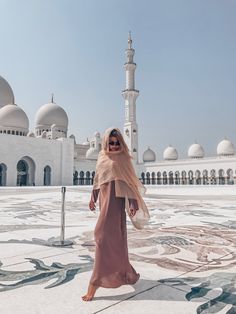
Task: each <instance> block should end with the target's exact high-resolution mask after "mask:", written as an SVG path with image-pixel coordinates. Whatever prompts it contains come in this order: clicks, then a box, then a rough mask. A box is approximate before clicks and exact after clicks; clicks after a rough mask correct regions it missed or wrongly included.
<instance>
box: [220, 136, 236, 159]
mask: <svg viewBox="0 0 236 314" xmlns="http://www.w3.org/2000/svg"><path fill="white" fill-rule="evenodd" d="M217 155H220V156H230V155H235V147H234V144H233V143H232V142H231V141H229V140H227V139H224V140H223V141H221V142H220V143H219V144H218V145H217Z"/></svg>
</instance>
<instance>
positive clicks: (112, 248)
mask: <svg viewBox="0 0 236 314" xmlns="http://www.w3.org/2000/svg"><path fill="white" fill-rule="evenodd" d="M98 194H99V208H100V214H99V218H98V221H97V224H96V227H95V230H94V238H95V243H96V251H95V262H94V268H93V273H92V276H91V279H90V283H91V284H93V285H95V286H99V287H104V288H117V287H119V286H121V285H126V284H128V285H132V284H135V283H136V282H137V281H138V279H139V277H140V275H139V274H138V273H136V271H135V269H134V268H133V267H132V265H131V264H130V262H129V256H128V245H127V228H126V211H125V199H124V198H121V197H116V196H115V181H110V182H107V183H105V184H102V185H101V187H100V189H97V190H93V192H92V195H91V199H92V200H93V201H94V202H96V201H97V198H98ZM129 205H130V208H135V209H136V210H138V204H137V201H136V200H129Z"/></svg>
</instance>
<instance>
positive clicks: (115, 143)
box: [109, 141, 120, 146]
mask: <svg viewBox="0 0 236 314" xmlns="http://www.w3.org/2000/svg"><path fill="white" fill-rule="evenodd" d="M109 145H111V146H119V145H120V142H119V141H117V142H113V141H111V142H109Z"/></svg>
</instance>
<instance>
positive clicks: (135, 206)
mask: <svg viewBox="0 0 236 314" xmlns="http://www.w3.org/2000/svg"><path fill="white" fill-rule="evenodd" d="M129 208H130V209H135V210H138V202H137V200H135V199H133V198H129Z"/></svg>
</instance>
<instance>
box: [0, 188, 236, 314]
mask: <svg viewBox="0 0 236 314" xmlns="http://www.w3.org/2000/svg"><path fill="white" fill-rule="evenodd" d="M195 188H196V187H195ZM90 191H91V187H81V186H80V187H79V186H78V187H69V188H68V189H67V192H66V238H67V239H70V240H72V241H73V243H74V244H73V245H72V246H71V247H67V248H66V247H64V248H60V247H54V246H52V243H53V242H54V241H55V240H58V239H59V236H60V227H59V226H60V211H61V192H60V188H59V187H58V188H56V187H50V188H39V187H34V188H33V187H28V188H27V187H26V188H1V189H0V206H1V207H0V208H1V210H0V221H1V224H0V313H1V314H9V313H17V314H36V313H37V314H39V313H40V314H49V313H50V314H51V313H52V314H53V313H57V314H59V313H63V314H64V313H65V314H67V313H68V314H69V313H70V314H72V313H76V314H77V313H79V314H83V313H84V314H85V313H86V314H87V313H109V314H110V313H121V312H123V313H136V314H137V313H159V314H164V313H168V314H171V313H181V314H182V313H184V314H187V313H189V314H193V313H204V314H205V313H220V314H223V313H228V314H232V313H236V193H235V192H236V188H235V187H234V186H224V187H198V188H197V189H194V188H191V187H184V188H181V187H176V188H173V187H172V188H170V187H169V188H167V187H162V188H157V187H156V188H154V187H150V188H149V189H148V193H149V194H147V197H146V199H145V200H146V202H147V205H148V208H149V211H150V214H151V220H150V224H149V226H148V227H147V228H146V229H145V230H142V231H137V230H135V229H134V228H133V227H132V225H131V223H130V222H129V221H128V245H129V256H130V262H131V264H132V265H133V266H134V268H135V269H136V271H137V272H139V273H140V275H141V276H140V280H139V281H138V282H137V283H136V284H135V285H134V286H122V287H120V288H117V289H105V288H100V289H99V290H98V291H97V294H96V296H95V298H94V300H93V301H92V302H84V301H82V300H81V296H82V295H84V294H85V292H86V290H87V284H88V281H89V279H90V275H91V271H92V266H93V258H94V241H93V229H94V226H95V224H96V220H97V217H98V215H99V209H98V208H97V211H96V213H93V212H91V211H90V210H89V209H88V201H89V198H90ZM158 192H159V193H158ZM157 193H158V194H157Z"/></svg>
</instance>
